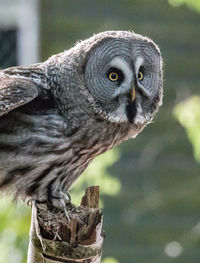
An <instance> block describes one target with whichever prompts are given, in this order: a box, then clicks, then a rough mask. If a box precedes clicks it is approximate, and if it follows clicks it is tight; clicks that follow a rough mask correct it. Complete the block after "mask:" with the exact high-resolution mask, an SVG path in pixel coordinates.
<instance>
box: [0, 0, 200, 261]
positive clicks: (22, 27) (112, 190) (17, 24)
mask: <svg viewBox="0 0 200 263" xmlns="http://www.w3.org/2000/svg"><path fill="white" fill-rule="evenodd" d="M105 30H134V31H135V32H137V33H139V34H143V35H147V36H149V37H150V38H152V39H153V40H154V41H155V42H156V43H157V44H158V45H159V46H160V48H161V52H162V55H163V59H164V79H165V80H164V105H163V106H162V108H161V110H160V111H159V113H158V115H157V116H156V119H155V121H154V123H153V124H151V125H149V126H148V127H146V128H145V130H144V131H143V132H142V133H141V134H140V135H139V136H138V137H137V138H136V139H135V140H129V141H127V142H125V143H123V144H122V145H120V146H119V147H117V148H116V149H114V150H111V151H110V152H108V153H106V154H104V155H102V156H100V157H98V158H97V159H96V160H95V161H94V162H93V163H92V164H91V165H90V167H89V168H88V169H87V171H86V172H85V173H84V175H83V176H81V177H80V179H79V180H77V182H76V183H75V185H74V186H73V188H72V189H71V192H70V193H71V195H72V200H73V201H74V202H75V203H78V202H79V200H80V196H81V195H82V194H83V191H84V189H85V187H86V186H87V185H97V184H98V185H100V187H101V207H102V208H103V214H104V229H105V233H106V238H105V242H104V249H103V263H133V262H134V263H146V262H148V263H160V262H166V263H169V262H170V263H171V262H175V263H188V262H190V263H196V262H200V91H199V90H200V1H199V0H149V1H145V0H121V1H120V0H112V1H109V0H101V1H94V0H59V1H55V0H41V1H39V0H38V1H37V0H0V68H5V67H9V66H14V65H28V64H30V63H35V62H38V61H42V60H45V59H47V58H48V57H49V56H50V55H52V54H54V53H58V52H61V51H63V50H64V49H68V48H70V47H71V46H72V45H73V44H74V43H75V42H76V41H77V40H80V39H84V38H87V37H90V36H91V35H92V34H94V33H98V32H101V31H105ZM29 226H30V208H27V207H26V206H25V205H24V204H22V203H20V202H19V203H18V204H17V205H16V204H12V202H11V200H10V199H8V198H6V197H2V198H1V200H0V263H5V262H6V263H13V262H15V263H25V262H26V254H27V247H28V231H29Z"/></svg>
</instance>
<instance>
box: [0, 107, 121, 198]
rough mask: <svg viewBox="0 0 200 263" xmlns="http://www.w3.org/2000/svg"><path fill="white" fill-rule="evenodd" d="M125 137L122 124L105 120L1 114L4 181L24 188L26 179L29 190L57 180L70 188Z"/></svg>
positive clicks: (0, 160)
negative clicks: (120, 127) (77, 120)
mask: <svg viewBox="0 0 200 263" xmlns="http://www.w3.org/2000/svg"><path fill="white" fill-rule="evenodd" d="M124 133H126V131H125V129H124ZM122 137H123V133H122V131H121V130H120V129H119V127H118V126H115V125H111V124H109V123H105V122H103V121H97V120H94V119H89V120H88V121H87V122H79V123H77V122H76V121H74V120H73V119H72V118H69V119H66V118H64V117H62V116H61V115H59V114H57V113H52V112H50V113H49V114H44V115H43V114H38V115H37V114H35V115H31V114H30V115H28V114H24V113H21V112H13V113H11V114H10V115H9V116H6V117H5V118H1V124H0V170H3V171H4V173H3V174H4V176H3V177H4V179H3V183H4V182H5V183H7V182H8V183H15V185H18V186H20V188H23V185H25V183H24V182H25V180H26V185H29V190H30V191H36V189H37V188H38V189H39V188H40V187H41V185H42V187H45V185H47V184H50V183H52V182H54V181H55V180H56V181H58V184H57V185H59V187H61V188H68V187H69V186H70V185H71V184H72V183H73V181H75V180H76V178H77V177H78V176H79V175H80V174H81V173H82V172H83V171H84V170H85V168H86V167H87V166H88V164H89V163H90V162H91V161H92V160H93V158H94V157H95V156H97V155H99V154H101V153H103V152H105V151H107V150H108V149H111V148H112V147H113V146H115V145H116V144H118V143H120V142H121V141H122V139H123V138H122ZM16 182H18V183H17V184H16ZM0 184H1V175H0ZM26 194H27V193H26ZM28 194H31V193H30V192H29V193H28Z"/></svg>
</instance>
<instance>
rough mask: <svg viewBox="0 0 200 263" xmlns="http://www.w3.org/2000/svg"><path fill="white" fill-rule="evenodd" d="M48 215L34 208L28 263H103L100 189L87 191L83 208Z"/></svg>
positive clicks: (47, 212) (35, 206)
mask: <svg viewBox="0 0 200 263" xmlns="http://www.w3.org/2000/svg"><path fill="white" fill-rule="evenodd" d="M67 213H68V217H69V218H67V216H66V215H65V213H64V212H63V211H61V210H58V209H56V208H53V210H51V211H49V210H48V209H47V205H46V204H39V205H35V204H33V205H32V219H31V229H30V238H29V249H28V261H27V262H28V263H61V262H65V263H76V262H78V263H100V262H101V251H102V244H103V234H102V222H103V217H102V213H101V211H100V210H99V187H98V186H93V187H89V188H87V189H86V192H85V195H84V196H83V198H82V201H81V205H80V206H74V205H72V207H71V208H70V209H69V210H67Z"/></svg>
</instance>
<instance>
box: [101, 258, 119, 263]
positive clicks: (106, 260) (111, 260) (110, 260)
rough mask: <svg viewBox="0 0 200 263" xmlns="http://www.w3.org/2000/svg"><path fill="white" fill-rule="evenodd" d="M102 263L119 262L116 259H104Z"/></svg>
mask: <svg viewBox="0 0 200 263" xmlns="http://www.w3.org/2000/svg"><path fill="white" fill-rule="evenodd" d="M102 263H118V261H117V260H116V259H115V258H110V257H109V258H104V260H103V262H102Z"/></svg>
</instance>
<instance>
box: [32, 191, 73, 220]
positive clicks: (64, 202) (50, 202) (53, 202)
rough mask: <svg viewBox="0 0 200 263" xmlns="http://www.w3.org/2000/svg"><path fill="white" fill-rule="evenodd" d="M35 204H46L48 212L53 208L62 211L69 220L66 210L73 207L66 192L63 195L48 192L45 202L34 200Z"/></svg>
mask: <svg viewBox="0 0 200 263" xmlns="http://www.w3.org/2000/svg"><path fill="white" fill-rule="evenodd" d="M36 203H46V204H47V207H48V209H49V210H53V209H54V208H56V209H59V210H61V211H63V212H64V213H65V215H66V217H67V219H68V220H69V215H68V212H67V210H71V209H72V208H73V205H72V204H71V196H70V194H69V193H68V192H65V193H63V192H62V191H59V192H58V193H52V192H51V191H49V192H48V194H47V197H46V200H44V199H43V200H38V199H37V200H36Z"/></svg>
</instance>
